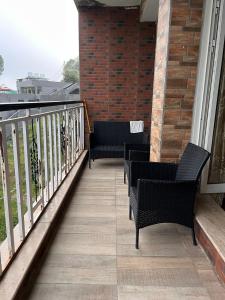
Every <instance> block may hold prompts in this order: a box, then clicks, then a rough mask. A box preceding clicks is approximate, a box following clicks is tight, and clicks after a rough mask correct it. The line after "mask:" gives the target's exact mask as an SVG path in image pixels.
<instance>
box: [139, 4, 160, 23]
mask: <svg viewBox="0 0 225 300" xmlns="http://www.w3.org/2000/svg"><path fill="white" fill-rule="evenodd" d="M158 10H159V0H145V1H143V4H142V8H141V17H140V21H141V22H154V21H157V19H158Z"/></svg>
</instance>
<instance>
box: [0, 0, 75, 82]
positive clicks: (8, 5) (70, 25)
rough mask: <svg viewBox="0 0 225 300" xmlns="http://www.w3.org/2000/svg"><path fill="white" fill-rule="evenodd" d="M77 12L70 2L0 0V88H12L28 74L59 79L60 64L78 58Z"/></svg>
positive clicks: (58, 0) (64, 0)
mask: <svg viewBox="0 0 225 300" xmlns="http://www.w3.org/2000/svg"><path fill="white" fill-rule="evenodd" d="M78 48H79V46H78V13H77V10H76V7H75V4H74V1H73V0H0V54H1V55H2V57H3V59H4V65H5V67H4V68H5V70H4V72H3V74H2V76H0V85H1V84H5V85H7V86H9V87H11V88H15V87H16V79H17V78H23V77H26V76H27V74H28V72H32V73H39V74H45V76H46V77H47V78H48V79H50V80H57V81H58V80H61V79H62V65H63V62H64V61H67V60H68V59H70V58H74V57H76V56H78V52H79V50H78Z"/></svg>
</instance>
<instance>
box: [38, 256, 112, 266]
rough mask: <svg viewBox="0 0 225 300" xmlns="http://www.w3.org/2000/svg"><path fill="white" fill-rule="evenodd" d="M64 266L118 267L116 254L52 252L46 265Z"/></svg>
mask: <svg viewBox="0 0 225 300" xmlns="http://www.w3.org/2000/svg"><path fill="white" fill-rule="evenodd" d="M49 266H51V267H64V268H83V269H85V268H87V267H88V268H94V269H116V256H111V255H109V256H104V255H102V256H100V255H64V254H50V255H48V256H47V258H46V260H45V264H44V268H46V267H49Z"/></svg>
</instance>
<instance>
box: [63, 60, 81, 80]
mask: <svg viewBox="0 0 225 300" xmlns="http://www.w3.org/2000/svg"><path fill="white" fill-rule="evenodd" d="M63 81H65V82H74V83H77V82H79V58H78V57H77V58H75V59H70V60H68V61H67V62H65V63H64V65H63Z"/></svg>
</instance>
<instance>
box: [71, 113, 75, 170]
mask: <svg viewBox="0 0 225 300" xmlns="http://www.w3.org/2000/svg"><path fill="white" fill-rule="evenodd" d="M71 140H72V146H71V150H72V151H71V152H72V165H73V164H74V162H75V157H74V154H75V149H74V145H75V143H74V109H71Z"/></svg>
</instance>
